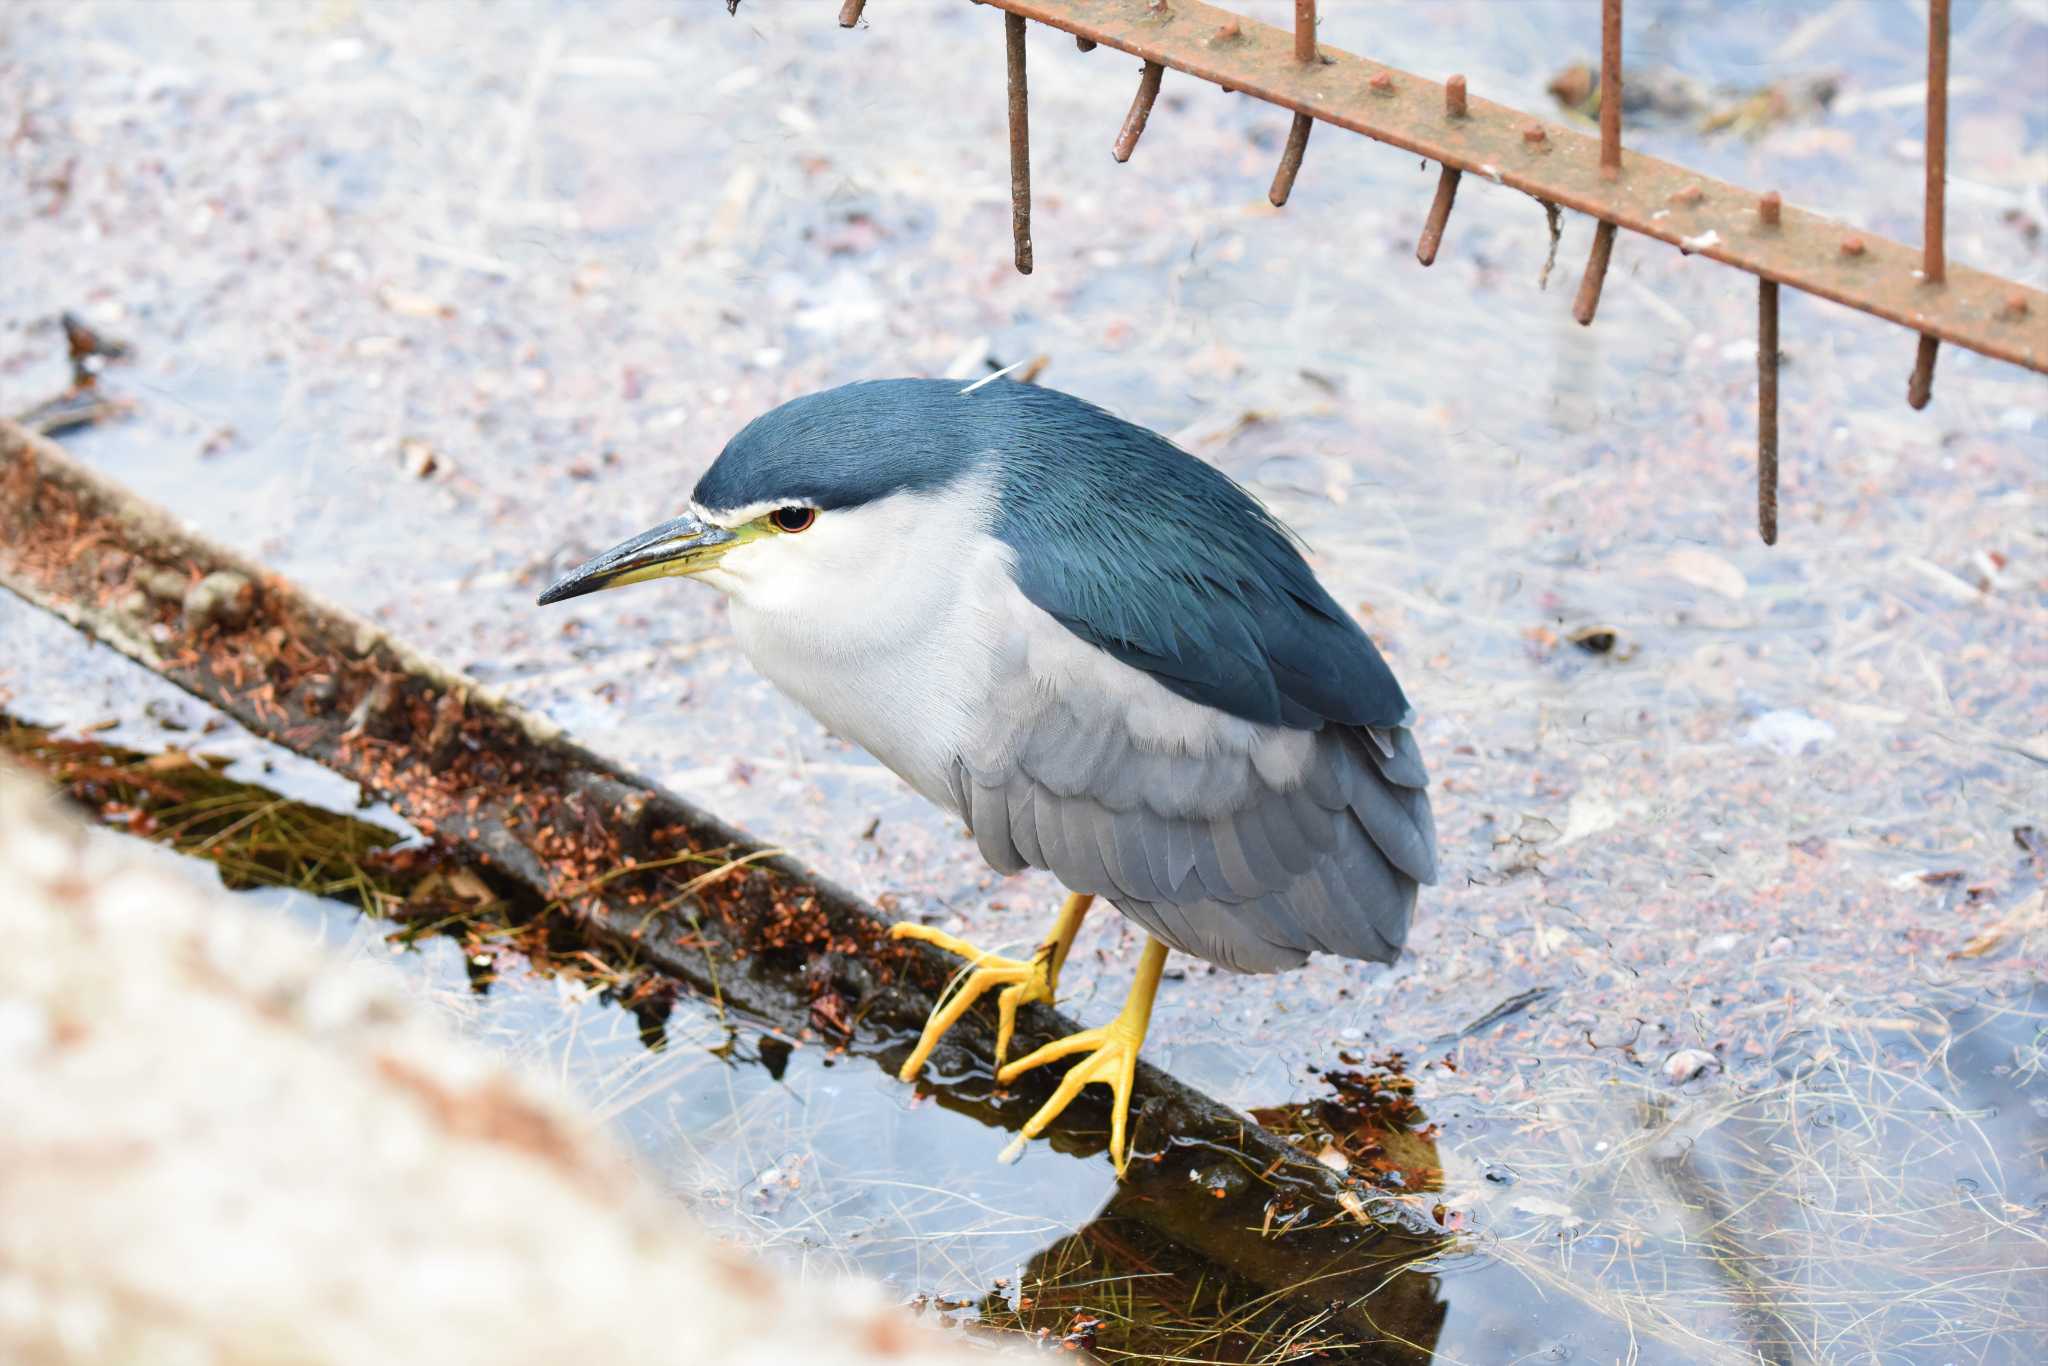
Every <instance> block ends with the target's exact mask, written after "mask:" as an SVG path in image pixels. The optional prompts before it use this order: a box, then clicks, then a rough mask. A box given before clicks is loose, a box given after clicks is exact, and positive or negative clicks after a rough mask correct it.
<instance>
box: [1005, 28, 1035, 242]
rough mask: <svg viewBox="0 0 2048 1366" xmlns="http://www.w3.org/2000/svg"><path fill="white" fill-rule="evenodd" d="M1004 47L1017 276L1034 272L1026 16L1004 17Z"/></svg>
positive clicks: (1011, 201) (1012, 230)
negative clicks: (1008, 91) (1032, 267)
mask: <svg viewBox="0 0 2048 1366" xmlns="http://www.w3.org/2000/svg"><path fill="white" fill-rule="evenodd" d="M1003 45H1004V56H1005V61H1006V64H1007V66H1008V69H1009V77H1010V236H1011V238H1012V239H1014V241H1015V243H1016V251H1017V256H1016V260H1017V273H1018V274H1019V275H1029V274H1030V273H1031V91H1030V88H1029V86H1028V85H1027V84H1026V83H1025V79H1024V16H1023V15H1021V14H1005V15H1004V16H1003Z"/></svg>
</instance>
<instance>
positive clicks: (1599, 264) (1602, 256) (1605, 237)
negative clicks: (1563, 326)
mask: <svg viewBox="0 0 2048 1366" xmlns="http://www.w3.org/2000/svg"><path fill="white" fill-rule="evenodd" d="M1614 233H1615V228H1614V224H1612V223H1610V222H1608V221H1607V220H1606V219H1604V218H1603V219H1601V220H1600V222H1599V224H1598V225H1596V226H1595V227H1594V229H1593V249H1592V250H1591V251H1590V252H1588V253H1586V273H1585V274H1584V275H1581V276H1580V277H1579V297H1578V298H1577V299H1575V300H1573V301H1572V317H1574V318H1576V319H1577V320H1578V323H1579V326H1581V327H1591V326H1592V325H1593V314H1594V313H1595V312H1597V311H1598V310H1599V308H1600V290H1601V287H1602V286H1604V285H1605V284H1606V283H1607V263H1608V261H1609V260H1611V259H1612V258H1613V256H1614Z"/></svg>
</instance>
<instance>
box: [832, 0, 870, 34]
mask: <svg viewBox="0 0 2048 1366" xmlns="http://www.w3.org/2000/svg"><path fill="white" fill-rule="evenodd" d="M867 3H868V0H846V3H845V4H843V5H841V6H840V7H839V27H841V28H852V27H853V26H854V25H855V24H857V23H859V22H860V12H861V9H862V8H863V7H864V6H866V4H867Z"/></svg>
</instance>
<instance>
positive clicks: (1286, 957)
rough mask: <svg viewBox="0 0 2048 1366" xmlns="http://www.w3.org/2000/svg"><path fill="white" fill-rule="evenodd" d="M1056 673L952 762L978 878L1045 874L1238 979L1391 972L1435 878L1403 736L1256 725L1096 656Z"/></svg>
mask: <svg viewBox="0 0 2048 1366" xmlns="http://www.w3.org/2000/svg"><path fill="white" fill-rule="evenodd" d="M1066 663H1067V667H1065V668H1063V669H1060V670H1057V671H1055V673H1056V676H1057V678H1058V682H1057V683H1052V682H1049V681H1048V679H1047V677H1046V671H1045V670H1043V669H1041V670H1037V671H1035V672H1036V674H1037V676H1036V677H1035V678H1033V677H1031V676H1030V675H1032V674H1033V672H1034V671H1032V670H1030V669H1023V670H1022V673H1023V675H1024V676H1020V677H1018V678H1017V679H1016V680H1015V683H1016V686H1013V687H1011V688H1009V689H1007V690H1003V691H1005V692H1006V693H1007V695H1006V696H1001V697H999V699H998V701H999V705H998V706H997V707H996V708H994V709H993V712H994V714H995V715H996V716H997V717H998V718H999V719H997V720H996V721H994V722H992V723H991V727H990V730H989V732H988V733H987V734H986V735H984V736H983V737H981V741H980V743H978V744H975V745H972V746H969V752H968V753H966V754H964V755H962V756H961V758H960V759H959V761H958V762H957V763H956V765H955V770H954V785H955V796H956V798H957V799H958V802H959V809H960V812H961V814H962V815H963V816H964V817H965V818H966V820H967V823H968V825H969V826H970V827H971V828H972V829H973V831H974V836H975V840H976V842H977V843H978V844H979V846H980V848H981V852H982V855H983V856H984V857H985V858H987V860H988V861H989V862H990V863H991V864H993V865H994V866H995V867H997V868H998V869H1000V870H1002V871H1004V872H1016V871H1019V870H1021V869H1023V868H1025V867H1036V868H1045V869H1049V870H1051V871H1052V872H1053V873H1054V874H1055V875H1056V876H1057V877H1058V878H1059V879H1060V881H1061V882H1063V883H1065V884H1066V885H1067V886H1068V887H1069V888H1071V889H1073V890H1074V891H1077V892H1093V893H1096V894H1098V895H1101V896H1103V897H1106V898H1107V899H1108V900H1109V901H1111V902H1112V903H1113V904H1115V905H1116V906H1117V908H1118V909H1119V910H1121V911H1123V913H1124V914H1126V915H1128V916H1130V917H1131V918H1132V919H1133V920H1135V921H1137V922H1138V923H1139V924H1141V925H1143V926H1144V927H1145V928H1146V929H1147V930H1149V931H1151V932H1152V933H1153V934H1155V935H1157V936H1158V937H1159V938H1161V939H1163V940H1165V941H1166V942H1167V943H1168V944H1169V945H1171V946H1172V947H1174V948H1177V949H1179V950H1181V951H1182V952H1184V953H1190V954H1193V955H1195V956H1196V957H1199V958H1205V959H1208V960H1209V961H1211V962H1214V963H1218V964H1220V965H1222V966H1224V967H1227V968H1231V969H1234V970H1236V971H1240V972H1273V971H1278V970H1281V969H1285V968H1291V967H1296V966H1299V965H1300V964H1301V963H1302V962H1303V961H1304V960H1305V959H1306V957H1307V956H1308V954H1309V953H1311V952H1318V953H1334V954H1340V955H1342V956H1344V957H1347V958H1364V959H1372V960H1376V961H1379V962H1392V961H1393V960H1394V959H1395V958H1396V957H1397V956H1399V953H1400V950H1401V946H1402V944H1403V942H1404V941H1405V940H1406V939H1407V935H1408V924H1409V920H1410V917H1411V915H1412V913H1413V911H1414V907H1415V897H1416V889H1417V884H1419V883H1424V882H1434V881H1435V880H1436V869H1437V850H1436V828H1435V823H1434V821H1433V820H1432V818H1431V814H1430V808H1429V795H1428V792H1427V790H1426V789H1427V783H1428V776H1427V774H1426V773H1425V772H1424V770H1423V766H1422V759H1421V755H1420V754H1419V753H1418V751H1417V749H1416V746H1415V741H1414V738H1413V737H1412V736H1411V735H1410V734H1409V732H1408V731H1407V730H1406V729H1405V728H1384V729H1383V728H1378V727H1372V728H1366V727H1351V726H1340V725H1326V726H1325V727H1324V728H1323V729H1321V730H1319V731H1304V730H1288V729H1285V728H1281V727H1268V726H1260V725H1255V724H1252V723H1248V722H1245V721H1241V720H1238V719H1236V718H1233V717H1228V716H1225V715H1223V714H1222V713H1220V712H1216V711H1214V710H1213V709H1209V708H1202V707H1200V706H1199V704H1196V703H1193V702H1189V701H1187V700H1185V699H1182V698H1179V697H1175V696H1173V695H1171V694H1170V693H1168V692H1167V691H1166V690H1165V689H1163V688H1158V687H1157V685H1155V684H1152V683H1151V682H1150V680H1142V679H1141V682H1140V683H1133V682H1132V681H1131V679H1129V678H1125V677H1122V676H1120V675H1115V674H1113V673H1112V672H1111V671H1114V670H1125V671H1126V672H1128V673H1129V674H1131V676H1132V677H1134V678H1141V676H1139V675H1137V674H1136V671H1135V670H1129V669H1128V666H1125V665H1122V664H1119V663H1117V662H1115V661H1113V660H1109V659H1108V658H1107V657H1106V656H1104V657H1102V660H1101V664H1100V665H1099V666H1097V665H1089V666H1087V667H1084V668H1080V669H1076V668H1075V667H1073V666H1072V661H1071V659H1070V660H1068V661H1066ZM1155 694H1156V695H1155ZM1162 699H1163V700H1162ZM1176 708H1179V709H1185V710H1182V711H1176V710H1175V709H1176Z"/></svg>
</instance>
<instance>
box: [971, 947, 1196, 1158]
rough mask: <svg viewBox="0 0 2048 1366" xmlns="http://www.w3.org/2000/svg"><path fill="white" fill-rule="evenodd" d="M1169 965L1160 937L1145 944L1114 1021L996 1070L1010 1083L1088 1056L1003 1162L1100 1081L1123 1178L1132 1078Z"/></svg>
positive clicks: (1006, 1151) (1069, 1071)
mask: <svg viewBox="0 0 2048 1366" xmlns="http://www.w3.org/2000/svg"><path fill="white" fill-rule="evenodd" d="M1165 966H1166V945H1164V944H1162V943H1161V942H1159V941H1158V940H1157V939H1148V940H1146V942H1145V956H1144V957H1142V958H1140V959H1139V960H1138V975H1137V977H1136V978H1134V979H1133V980H1132V982H1131V994H1130V995H1129V996H1128V997H1126V998H1125V999H1124V1008H1123V1009H1122V1010H1121V1011H1119V1012H1118V1014H1117V1017H1116V1018H1115V1019H1114V1020H1112V1021H1110V1022H1109V1024H1108V1025H1106V1026H1104V1027H1103V1028H1101V1029H1084V1030H1082V1031H1081V1032H1080V1033H1079V1034H1069V1035H1068V1036H1067V1037H1066V1038H1064V1039H1059V1040H1056V1041H1054V1042H1052V1043H1049V1044H1047V1045H1046V1046H1045V1047H1043V1048H1041V1049H1039V1050H1038V1051H1037V1052H1035V1053H1033V1054H1031V1055H1030V1056H1028V1057H1023V1058H1019V1059H1017V1061H1015V1062H1013V1063H1011V1064H1010V1065H1009V1066H1007V1067H1004V1068H1001V1069H999V1070H998V1071H997V1072H996V1080H997V1081H1002V1082H1007V1081H1010V1080H1012V1079H1014V1078H1015V1077H1016V1076H1017V1075H1018V1074H1019V1073H1021V1072H1026V1071H1029V1070H1030V1069H1031V1068H1034V1067H1037V1066H1040V1065H1041V1064H1043V1063H1048V1062H1052V1061H1053V1060H1055V1059H1057V1058H1064V1057H1066V1056H1067V1055H1068V1054H1070V1053H1083V1052H1085V1053H1087V1054H1088V1056H1087V1057H1085V1058H1083V1059H1082V1060H1081V1061H1079V1062H1077V1063H1075V1064H1074V1065H1073V1066H1072V1067H1070V1068H1068V1069H1067V1075H1065V1076H1064V1077H1061V1078H1060V1085H1059V1089H1058V1090H1057V1091H1054V1092H1053V1093H1052V1099H1051V1100H1048V1101H1047V1102H1046V1103H1045V1104H1044V1105H1043V1106H1041V1107H1040V1108H1039V1111H1038V1113H1037V1114H1035V1115H1033V1116H1032V1117H1031V1118H1030V1119H1029V1120H1028V1121H1026V1122H1025V1125H1024V1130H1023V1132H1022V1133H1020V1134H1018V1135H1017V1137H1016V1138H1015V1139H1013V1140H1012V1141H1011V1143H1010V1146H1009V1147H1007V1148H1005V1149H1003V1161H1005V1162H1014V1161H1016V1160H1017V1158H1018V1156H1019V1155H1020V1154H1022V1153H1023V1151H1024V1145H1025V1144H1026V1143H1029V1142H1030V1141H1031V1140H1032V1139H1034V1138H1036V1137H1038V1136H1039V1134H1041V1133H1043V1132H1044V1131H1045V1126H1046V1125H1048V1124H1050V1123H1052V1122H1053V1120H1054V1118H1055V1117H1057V1116H1058V1115H1059V1113H1060V1111H1062V1110H1064V1109H1066V1108H1067V1106H1068V1105H1070V1104H1072V1103H1073V1100H1074V1097H1075V1096H1078V1095H1080V1094H1081V1088H1082V1087H1084V1086H1086V1085H1087V1084H1088V1083H1089V1082H1091V1081H1099V1082H1101V1083H1103V1084H1104V1085H1106V1086H1108V1087H1109V1090H1110V1102H1109V1104H1110V1110H1109V1159H1110V1161H1112V1162H1114V1163H1116V1174H1117V1175H1118V1176H1122V1175H1123V1174H1124V1163H1125V1161H1126V1160H1127V1159H1128V1157H1129V1150H1128V1149H1127V1147H1126V1146H1125V1143H1124V1131H1125V1127H1126V1124H1127V1121H1128V1118H1129V1115H1130V1109H1131V1080H1132V1078H1133V1077H1135V1076H1136V1075H1137V1071H1138V1049H1139V1048H1140V1047H1141V1046H1142V1045H1143V1044H1144V1042H1145V1027H1146V1026H1147V1025H1149V1024H1150V1023H1151V1022H1152V998H1153V997H1154V996H1155V995H1157V994H1158V991H1159V973H1160V970H1161V969H1162V968H1164V967H1165Z"/></svg>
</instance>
